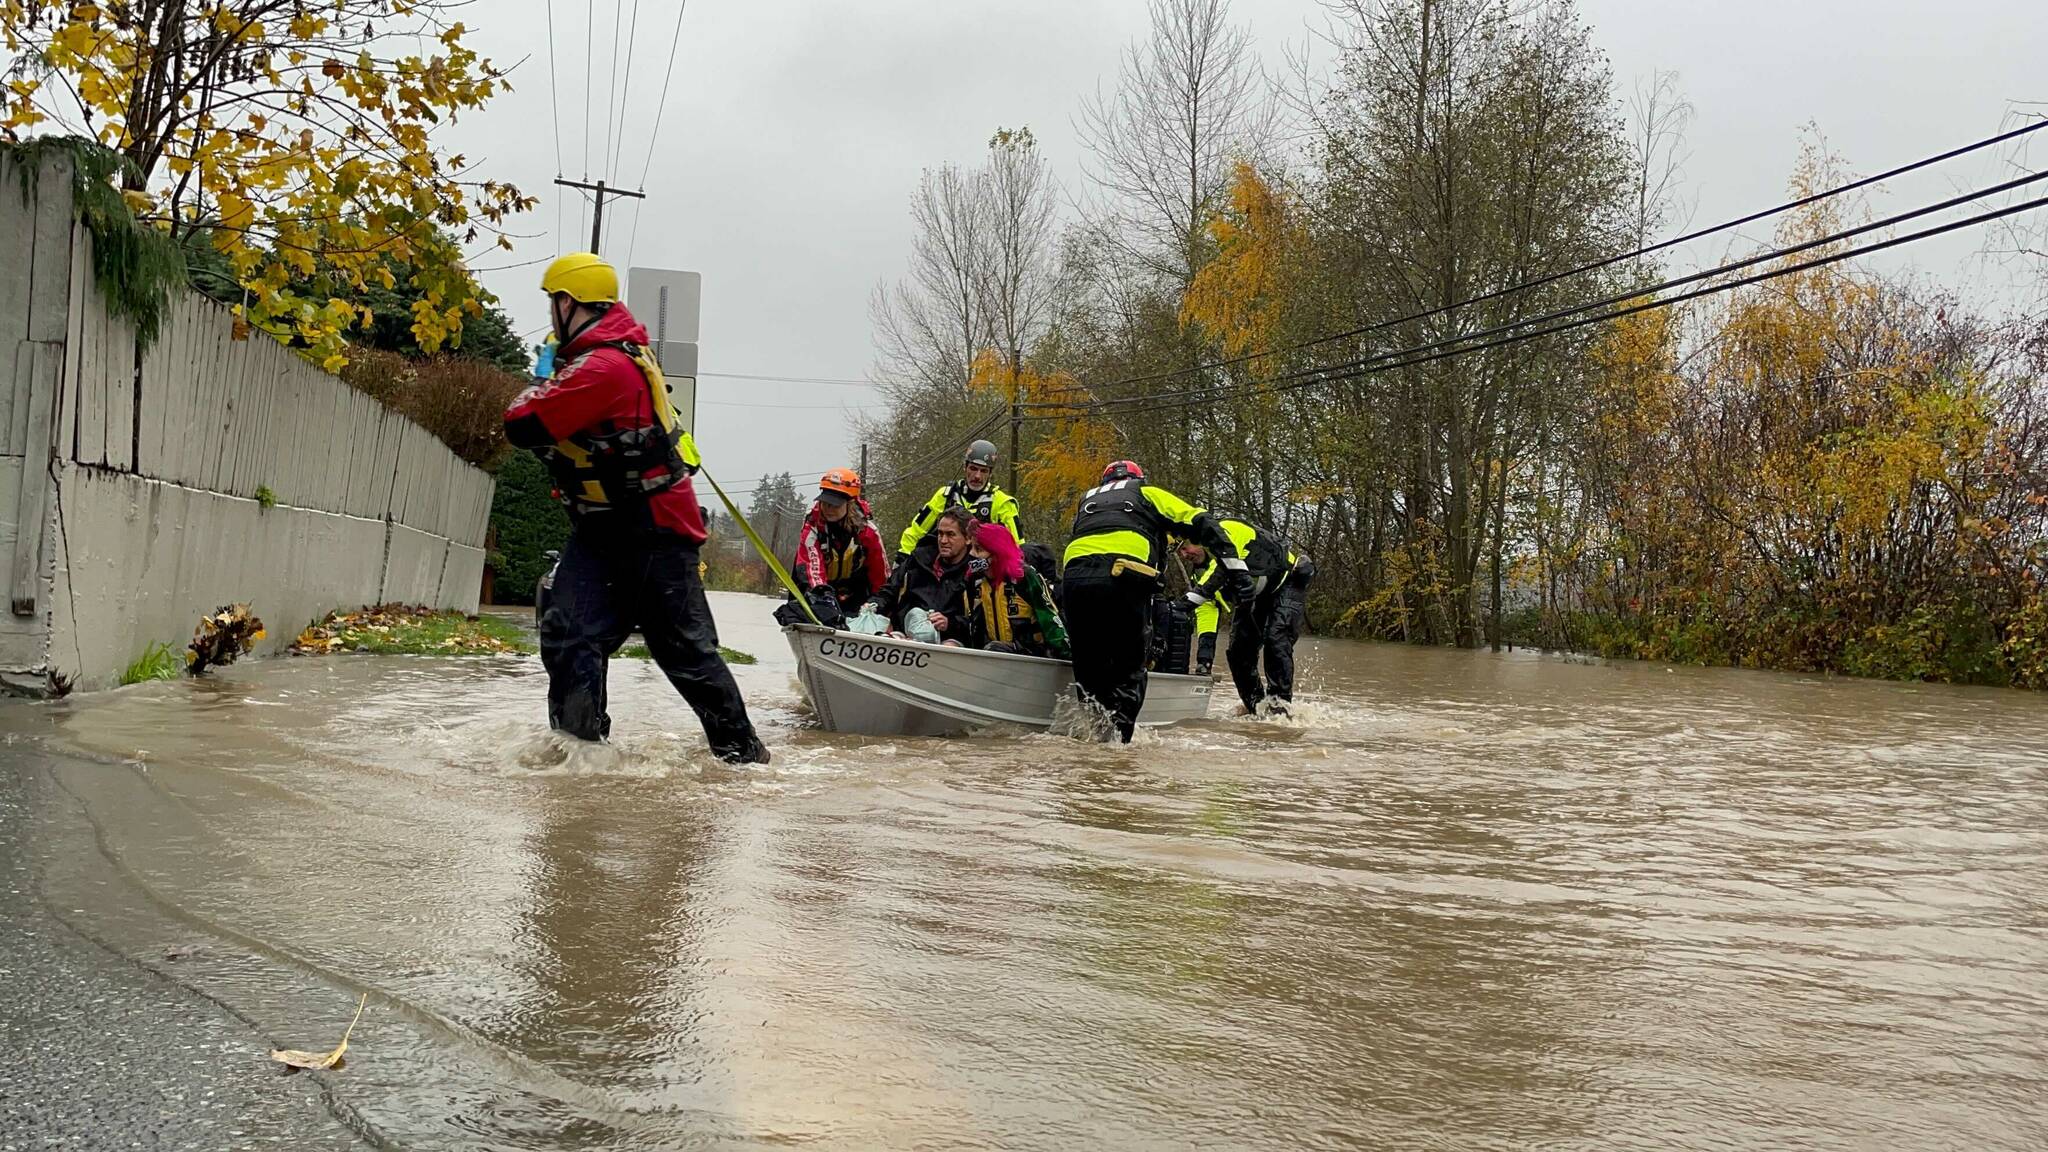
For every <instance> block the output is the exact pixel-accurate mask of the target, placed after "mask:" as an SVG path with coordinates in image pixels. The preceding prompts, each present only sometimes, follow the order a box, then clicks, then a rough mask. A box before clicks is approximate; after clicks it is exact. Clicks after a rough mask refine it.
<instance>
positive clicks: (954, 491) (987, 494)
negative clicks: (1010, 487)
mask: <svg viewBox="0 0 2048 1152" xmlns="http://www.w3.org/2000/svg"><path fill="white" fill-rule="evenodd" d="M995 503H996V486H995V485H994V484H993V483H990V484H985V485H983V486H982V489H981V492H980V493H979V494H978V495H976V496H975V497H974V498H973V499H972V500H970V499H968V498H967V482H966V481H965V480H955V481H953V483H952V484H951V486H949V487H948V488H947V489H946V507H947V508H965V509H967V511H968V512H970V513H971V514H973V516H974V518H975V519H976V520H979V521H981V522H982V523H984V524H992V523H994V522H995V517H994V510H995ZM941 511H944V509H941Z"/></svg>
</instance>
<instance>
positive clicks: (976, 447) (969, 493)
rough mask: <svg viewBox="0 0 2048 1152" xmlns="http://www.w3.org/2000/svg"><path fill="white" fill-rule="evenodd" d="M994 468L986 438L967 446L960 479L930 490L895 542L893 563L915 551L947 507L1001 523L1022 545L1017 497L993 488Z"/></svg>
mask: <svg viewBox="0 0 2048 1152" xmlns="http://www.w3.org/2000/svg"><path fill="white" fill-rule="evenodd" d="M995 470H996V446H995V445H993V444H991V443H989V442H988V441H986V440H976V441H975V442H974V443H972V444H970V445H968V446H967V460H966V463H964V464H963V465H962V466H961V472H962V475H961V478H960V479H958V480H955V481H953V482H952V483H951V484H948V485H946V486H945V487H943V488H941V489H939V490H938V491H936V492H934V493H932V498H931V499H930V500H927V501H925V504H924V507H922V508H920V509H918V511H917V515H916V516H913V517H911V520H910V523H909V524H908V525H906V526H904V529H903V538H902V539H901V540H899V541H897V544H896V563H897V564H899V565H900V564H902V563H903V562H904V561H905V560H906V559H908V558H909V557H910V555H911V553H913V552H916V551H917V547H918V545H920V544H922V543H924V539H925V537H926V536H927V535H928V534H930V533H931V531H932V530H933V529H934V528H936V527H937V526H938V523H939V514H940V513H942V512H944V511H945V510H946V509H948V508H965V509H966V510H967V512H968V514H969V515H971V516H973V517H974V518H975V519H976V520H979V521H981V522H982V523H984V524H1001V525H1002V526H1003V527H1005V528H1008V529H1009V530H1010V536H1011V538H1012V539H1014V540H1016V541H1017V542H1018V543H1019V544H1022V543H1023V542H1024V533H1023V531H1022V530H1021V529H1019V528H1018V527H1017V498H1016V497H1014V496H1012V495H1010V494H1009V493H1008V492H1005V491H1003V490H1002V489H1001V488H998V487H996V485H995V480H994V476H995Z"/></svg>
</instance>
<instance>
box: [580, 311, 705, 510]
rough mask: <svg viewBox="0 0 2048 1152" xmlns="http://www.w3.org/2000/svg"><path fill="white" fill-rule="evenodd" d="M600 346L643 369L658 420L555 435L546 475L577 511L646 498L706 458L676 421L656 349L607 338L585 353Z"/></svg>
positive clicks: (673, 482) (665, 487)
mask: <svg viewBox="0 0 2048 1152" xmlns="http://www.w3.org/2000/svg"><path fill="white" fill-rule="evenodd" d="M600 348H611V349H615V350H616V351H619V352H622V353H624V354H625V355H626V357H627V359H629V360H631V361H632V362H633V364H634V365H635V366H636V367H638V368H639V369H640V374H641V375H642V376H643V377H645V379H646V381H647V395H648V399H649V401H650V407H651V408H652V410H653V413H654V420H653V422H652V423H649V424H645V425H642V426H640V427H638V428H622V429H618V430H615V431H611V432H605V433H602V434H598V433H588V432H580V433H577V434H576V435H574V436H570V437H568V438H567V439H563V440H557V441H555V446H554V448H553V450H552V451H549V452H548V453H546V460H547V466H548V475H549V476H550V477H551V478H552V479H553V480H554V483H555V490H556V491H557V492H559V493H560V494H561V497H562V502H563V503H564V504H567V505H569V506H570V507H571V508H573V509H575V510H577V511H579V512H595V511H603V510H605V509H608V508H616V507H619V506H620V505H623V504H627V503H631V502H633V501H638V500H645V499H647V498H648V497H649V496H652V495H654V494H655V493H657V492H661V491H663V490H665V489H667V488H670V487H673V486H674V485H675V483H676V482H677V481H678V480H681V479H682V478H683V477H684V476H686V475H688V474H689V473H690V472H693V471H695V470H696V469H697V467H698V466H699V465H701V464H702V463H703V458H702V457H700V456H699V455H698V454H697V443H696V441H695V440H693V439H691V437H690V434H689V433H688V432H686V431H684V430H682V429H680V428H678V427H677V426H676V410H675V406H674V405H672V404H671V403H670V402H669V398H668V391H669V390H668V381H667V380H666V379H665V378H663V376H662V374H661V365H660V364H658V363H656V362H655V359H654V355H653V353H651V352H649V351H648V350H647V348H646V347H645V346H643V345H640V344H636V343H634V342H633V341H631V340H606V341H602V342H600V343H595V344H592V345H590V346H589V347H588V349H587V350H585V351H584V352H583V356H589V355H591V354H593V353H595V352H596V351H597V350H598V349H600ZM579 359H580V357H579Z"/></svg>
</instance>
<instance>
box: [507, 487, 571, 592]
mask: <svg viewBox="0 0 2048 1152" xmlns="http://www.w3.org/2000/svg"><path fill="white" fill-rule="evenodd" d="M553 492H554V484H553V482H552V481H550V480H549V479H548V470H547V468H546V466H545V465H543V464H542V463H541V462H540V460H539V458H538V457H536V456H534V454H533V453H531V452H512V453H509V454H508V455H506V457H505V460H504V463H503V464H501V465H500V466H499V468H498V491H497V494H496V495H494V496H492V497H491V527H492V528H494V529H495V530H496V531H497V541H498V543H497V548H496V549H495V550H494V552H493V553H492V557H491V561H490V563H491V571H492V573H494V581H495V582H494V585H493V589H492V593H491V598H492V599H493V600H495V601H497V602H498V603H500V604H531V603H533V586H534V585H535V584H537V583H539V582H540V578H541V574H542V573H543V572H546V571H547V569H548V561H547V558H546V554H547V553H548V552H550V551H560V550H561V547H562V545H563V544H564V543H566V542H567V541H568V539H569V514H568V513H567V512H565V511H563V509H562V505H561V503H560V502H559V501H557V500H556V499H555V498H554V495H553Z"/></svg>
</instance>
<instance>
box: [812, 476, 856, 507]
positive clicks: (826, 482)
mask: <svg viewBox="0 0 2048 1152" xmlns="http://www.w3.org/2000/svg"><path fill="white" fill-rule="evenodd" d="M818 491H820V492H837V493H839V494H840V495H841V496H845V497H847V498H848V499H851V500H858V499H860V473H858V472H855V471H854V470H853V469H851V468H831V469H827V470H826V472H825V474H824V475H823V476H820V477H818Z"/></svg>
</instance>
